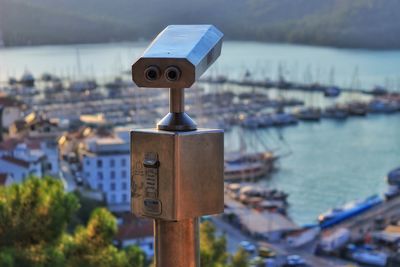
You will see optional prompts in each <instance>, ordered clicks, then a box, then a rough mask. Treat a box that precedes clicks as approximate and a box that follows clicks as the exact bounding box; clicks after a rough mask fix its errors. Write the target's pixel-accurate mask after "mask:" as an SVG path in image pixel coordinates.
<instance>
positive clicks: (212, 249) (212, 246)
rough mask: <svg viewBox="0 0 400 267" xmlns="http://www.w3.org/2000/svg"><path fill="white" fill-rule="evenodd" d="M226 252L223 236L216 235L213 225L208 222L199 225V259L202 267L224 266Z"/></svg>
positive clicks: (226, 257) (226, 256)
mask: <svg viewBox="0 0 400 267" xmlns="http://www.w3.org/2000/svg"><path fill="white" fill-rule="evenodd" d="M227 259H228V254H227V253H226V239H225V236H220V237H216V235H215V227H214V225H213V224H212V223H211V222H209V221H206V222H203V223H202V224H201V225H200V261H201V266H202V267H222V266H226V264H227Z"/></svg>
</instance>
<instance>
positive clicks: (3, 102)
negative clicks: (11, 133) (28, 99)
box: [0, 96, 22, 128]
mask: <svg viewBox="0 0 400 267" xmlns="http://www.w3.org/2000/svg"><path fill="white" fill-rule="evenodd" d="M21 106H22V105H21V103H20V102H18V101H16V100H14V99H12V98H9V97H4V96H0V108H2V109H3V112H2V117H1V118H0V120H2V123H0V125H1V124H2V125H3V127H4V128H8V127H10V125H11V124H13V123H14V122H15V121H17V120H19V119H21V118H22V109H21Z"/></svg>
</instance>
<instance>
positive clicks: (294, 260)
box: [283, 255, 307, 267]
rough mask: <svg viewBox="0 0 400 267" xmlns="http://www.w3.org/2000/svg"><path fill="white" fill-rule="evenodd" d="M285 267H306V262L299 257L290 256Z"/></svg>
mask: <svg viewBox="0 0 400 267" xmlns="http://www.w3.org/2000/svg"><path fill="white" fill-rule="evenodd" d="M283 266H284V267H306V266H307V264H306V261H305V260H304V259H303V258H302V257H300V256H299V255H289V256H287V258H286V263H285V264H284V265H283Z"/></svg>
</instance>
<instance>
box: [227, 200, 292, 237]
mask: <svg viewBox="0 0 400 267" xmlns="http://www.w3.org/2000/svg"><path fill="white" fill-rule="evenodd" d="M224 199H225V205H226V206H227V207H228V209H229V212H231V213H233V214H235V215H236V216H237V217H238V219H239V221H240V223H241V226H242V227H243V228H244V230H246V231H247V232H249V234H251V235H254V236H257V235H260V236H265V237H272V236H276V237H279V236H280V235H281V234H282V233H284V232H287V231H292V230H296V229H299V226H298V225H296V224H295V223H294V222H293V221H292V220H290V219H289V218H288V217H286V216H284V215H282V214H280V213H278V212H270V211H257V210H254V209H252V208H249V207H247V206H245V205H244V204H242V203H240V202H238V201H236V200H234V199H232V198H231V197H229V196H228V195H227V194H225V198H224Z"/></svg>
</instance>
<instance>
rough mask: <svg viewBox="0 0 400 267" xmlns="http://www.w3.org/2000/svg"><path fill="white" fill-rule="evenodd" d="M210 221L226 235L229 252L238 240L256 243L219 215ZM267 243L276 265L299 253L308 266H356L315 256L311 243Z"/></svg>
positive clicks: (232, 251)
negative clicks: (275, 254) (295, 244)
mask: <svg viewBox="0 0 400 267" xmlns="http://www.w3.org/2000/svg"><path fill="white" fill-rule="evenodd" d="M211 221H212V222H213V223H214V225H215V226H216V228H217V232H218V233H224V234H225V235H226V239H227V251H228V252H229V253H230V254H234V253H235V252H236V251H237V249H238V247H239V242H240V241H243V240H246V241H249V242H251V243H253V244H257V241H256V240H254V239H252V238H251V237H249V236H247V235H245V234H243V233H242V232H241V231H240V230H239V229H237V228H235V227H234V226H232V225H230V224H229V223H227V222H225V221H224V220H222V218H221V217H220V216H213V217H211ZM268 245H269V246H270V247H271V248H273V250H274V251H275V252H276V253H277V254H278V257H277V263H278V266H279V264H283V263H284V261H285V258H286V256H288V255H299V256H301V257H302V258H303V259H305V260H306V262H307V263H308V264H309V265H310V266H313V267H343V266H348V265H350V264H352V266H357V265H355V264H354V263H351V262H348V261H344V260H341V259H338V258H332V257H320V256H315V255H314V254H313V253H312V251H313V249H312V246H313V244H311V245H309V246H306V247H304V248H301V249H298V248H290V247H288V246H287V245H286V243H285V242H280V243H268ZM252 256H255V255H252Z"/></svg>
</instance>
